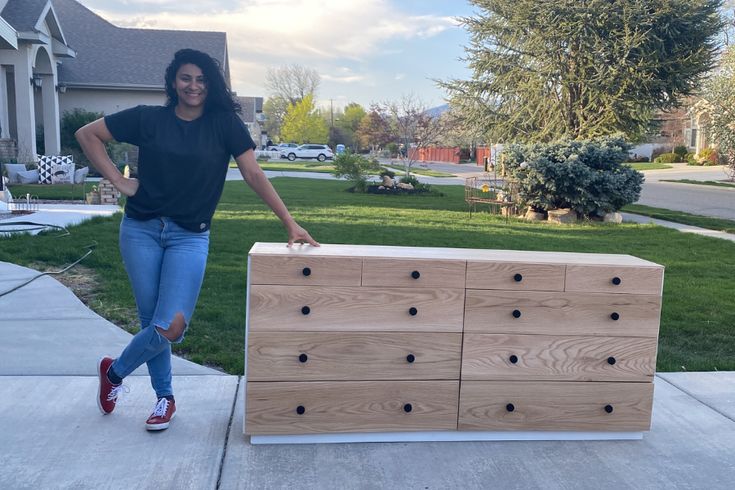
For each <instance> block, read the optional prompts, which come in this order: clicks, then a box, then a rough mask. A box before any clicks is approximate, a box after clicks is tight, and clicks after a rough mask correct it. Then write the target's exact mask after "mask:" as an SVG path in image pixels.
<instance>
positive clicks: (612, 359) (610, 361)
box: [607, 357, 618, 366]
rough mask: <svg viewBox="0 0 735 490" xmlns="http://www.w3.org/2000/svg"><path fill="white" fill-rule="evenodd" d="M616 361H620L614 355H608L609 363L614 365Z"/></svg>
mask: <svg viewBox="0 0 735 490" xmlns="http://www.w3.org/2000/svg"><path fill="white" fill-rule="evenodd" d="M616 362H618V361H616V360H615V358H614V357H608V358H607V363H608V364H609V365H611V366H612V365H613V364H615V363H616Z"/></svg>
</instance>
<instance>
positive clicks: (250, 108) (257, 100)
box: [237, 97, 268, 148]
mask: <svg viewBox="0 0 735 490" xmlns="http://www.w3.org/2000/svg"><path fill="white" fill-rule="evenodd" d="M237 101H238V102H239V103H240V106H241V107H242V113H241V114H240V119H242V120H243V122H244V123H245V125H246V126H247V127H248V131H250V136H251V137H252V138H253V141H255V144H256V145H258V147H259V148H262V147H264V146H265V144H266V142H267V141H268V135H267V133H266V131H265V130H264V129H263V127H262V126H261V123H262V122H263V121H264V120H265V119H264V117H263V97H238V98H237Z"/></svg>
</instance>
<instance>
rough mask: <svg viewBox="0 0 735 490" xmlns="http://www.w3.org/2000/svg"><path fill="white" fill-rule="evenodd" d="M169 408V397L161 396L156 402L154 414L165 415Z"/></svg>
mask: <svg viewBox="0 0 735 490" xmlns="http://www.w3.org/2000/svg"><path fill="white" fill-rule="evenodd" d="M167 410H168V399H166V398H161V399H160V400H158V403H156V408H154V409H153V416H154V417H163V416H164V415H166V411H167Z"/></svg>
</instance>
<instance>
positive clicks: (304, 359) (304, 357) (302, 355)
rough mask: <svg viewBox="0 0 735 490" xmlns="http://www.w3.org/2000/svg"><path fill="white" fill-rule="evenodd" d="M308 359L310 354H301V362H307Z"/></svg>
mask: <svg viewBox="0 0 735 490" xmlns="http://www.w3.org/2000/svg"><path fill="white" fill-rule="evenodd" d="M308 360H309V356H307V355H306V354H301V355H299V362H306V361H308Z"/></svg>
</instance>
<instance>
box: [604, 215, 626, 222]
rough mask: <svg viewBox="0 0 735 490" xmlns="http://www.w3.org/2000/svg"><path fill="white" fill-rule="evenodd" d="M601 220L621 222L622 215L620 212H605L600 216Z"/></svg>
mask: <svg viewBox="0 0 735 490" xmlns="http://www.w3.org/2000/svg"><path fill="white" fill-rule="evenodd" d="M602 221H603V222H605V223H618V224H619V223H622V222H623V215H622V214H620V213H607V214H606V215H605V216H603V217H602Z"/></svg>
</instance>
